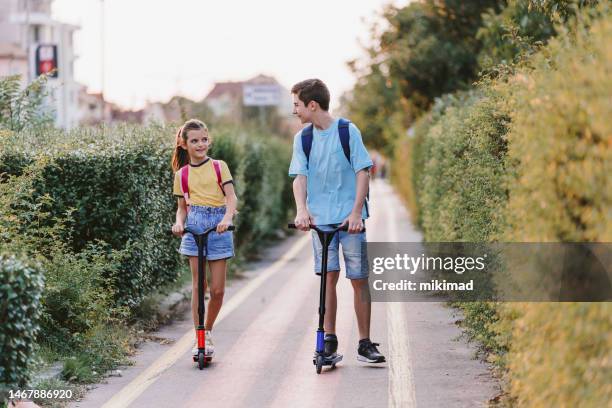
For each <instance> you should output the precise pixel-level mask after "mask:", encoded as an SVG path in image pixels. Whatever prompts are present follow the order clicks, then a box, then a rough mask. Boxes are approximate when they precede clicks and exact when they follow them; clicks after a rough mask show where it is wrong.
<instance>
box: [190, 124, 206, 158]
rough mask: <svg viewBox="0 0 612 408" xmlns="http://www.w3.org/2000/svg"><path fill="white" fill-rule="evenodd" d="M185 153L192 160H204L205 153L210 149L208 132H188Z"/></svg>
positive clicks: (199, 130) (201, 130)
mask: <svg viewBox="0 0 612 408" xmlns="http://www.w3.org/2000/svg"><path fill="white" fill-rule="evenodd" d="M185 144H186V147H187V153H189V157H190V158H191V159H193V160H202V159H205V158H206V153H207V152H208V148H209V147H210V138H209V137H208V131H206V130H203V129H198V130H190V131H188V132H187V143H185Z"/></svg>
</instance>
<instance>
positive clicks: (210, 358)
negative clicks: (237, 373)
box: [192, 355, 213, 363]
mask: <svg viewBox="0 0 612 408" xmlns="http://www.w3.org/2000/svg"><path fill="white" fill-rule="evenodd" d="M192 357H193V361H195V362H196V363H197V362H198V356H197V355H195V356H192ZM204 359H205V360H206V361H207V362H209V363H210V362H211V361H212V359H213V356H204Z"/></svg>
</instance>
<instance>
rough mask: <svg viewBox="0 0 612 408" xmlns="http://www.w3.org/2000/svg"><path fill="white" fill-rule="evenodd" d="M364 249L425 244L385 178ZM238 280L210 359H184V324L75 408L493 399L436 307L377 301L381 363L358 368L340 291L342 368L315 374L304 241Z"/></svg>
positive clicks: (314, 298) (488, 381)
mask: <svg viewBox="0 0 612 408" xmlns="http://www.w3.org/2000/svg"><path fill="white" fill-rule="evenodd" d="M372 212H373V217H372V219H371V220H369V221H368V223H367V227H368V240H370V241H420V239H421V236H420V235H419V233H418V232H417V231H415V229H414V228H413V226H412V225H411V223H410V220H409V217H408V215H407V214H406V212H405V210H404V207H403V205H402V204H401V202H400V201H399V199H398V198H397V196H395V194H394V193H393V192H392V189H391V188H390V186H389V185H388V184H386V183H384V182H382V181H376V182H374V183H373V185H372ZM249 269H250V271H249V272H247V274H246V275H247V277H248V279H242V280H239V281H235V282H233V283H232V285H231V286H230V287H229V288H228V290H227V292H226V301H225V304H224V308H223V309H222V312H221V315H220V317H219V319H220V320H219V322H218V324H217V325H216V327H215V331H214V335H215V344H216V356H215V360H214V362H213V364H212V365H210V366H209V367H208V368H207V369H205V370H204V371H199V370H197V368H195V366H194V363H192V362H191V358H190V355H189V352H190V349H191V347H192V345H193V341H192V338H193V333H192V328H191V325H190V317H189V314H188V312H187V313H186V314H185V319H184V320H182V321H179V322H176V323H174V324H173V325H171V326H168V327H165V328H163V329H162V330H160V332H158V333H156V335H157V336H159V337H162V338H166V339H169V340H171V343H170V344H159V343H155V342H149V343H146V344H145V345H144V346H143V347H142V349H141V351H140V352H139V354H138V355H137V356H136V363H135V365H134V366H132V367H129V368H126V369H125V370H124V372H123V376H122V377H112V378H109V379H108V382H107V383H106V384H101V385H99V386H98V387H97V388H96V389H94V390H92V391H91V392H89V394H88V395H87V396H86V398H85V399H84V400H83V401H80V402H76V403H73V404H72V405H71V406H73V407H100V406H104V407H127V406H130V407H200V406H206V407H287V406H290V407H315V406H316V407H321V406H338V407H386V406H394V407H415V406H418V407H477V406H485V405H486V402H487V401H488V399H489V398H491V397H493V396H494V395H496V393H497V389H498V386H497V383H496V382H495V381H494V380H493V379H492V378H491V375H490V373H489V371H488V370H487V367H486V366H485V365H484V364H483V363H481V362H479V361H478V360H475V359H474V358H473V355H474V350H473V348H472V347H471V346H469V345H466V344H465V342H464V341H463V340H459V341H457V340H456V339H457V337H458V336H459V335H460V330H459V329H458V328H457V327H456V325H455V324H454V322H455V320H456V319H457V318H458V317H457V316H455V315H454V312H453V310H452V309H449V308H447V307H445V306H444V305H442V304H440V303H432V302H428V303H375V304H373V308H372V336H371V337H372V339H373V341H376V342H380V343H381V346H380V349H381V351H382V352H383V353H384V354H385V355H386V356H387V359H388V361H389V362H388V363H386V364H383V365H366V364H363V363H360V362H358V361H357V360H356V347H357V342H358V333H357V327H356V321H355V318H354V313H353V311H352V290H351V288H350V284H349V282H348V281H347V280H346V279H343V280H341V281H340V283H339V292H338V296H339V299H338V323H337V332H338V338H339V341H340V347H339V352H341V353H343V354H344V360H343V361H342V362H341V363H340V364H339V366H338V367H337V368H336V369H335V370H327V369H325V368H324V372H323V374H321V375H316V373H315V370H314V366H313V365H312V360H311V357H312V353H313V349H314V343H315V330H316V326H317V302H318V283H319V280H318V279H316V278H315V277H314V274H313V273H312V254H311V246H310V239H309V238H308V236H307V234H297V235H296V236H295V237H293V238H291V239H288V240H287V241H285V242H283V243H280V244H278V245H277V246H275V247H274V248H271V249H270V250H269V251H267V253H266V255H265V257H264V259H263V260H262V261H261V262H259V263H258V264H255V265H253V267H252V268H249Z"/></svg>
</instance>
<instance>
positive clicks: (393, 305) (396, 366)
mask: <svg viewBox="0 0 612 408" xmlns="http://www.w3.org/2000/svg"><path fill="white" fill-rule="evenodd" d="M391 192H392V190H391V189H390V188H389V191H388V195H389V196H387V197H386V199H385V207H386V209H385V214H386V215H387V233H388V234H389V235H388V237H389V241H390V242H397V240H398V236H397V223H396V221H395V215H396V209H395V205H394V206H391V205H390V203H389V201H390V200H391V199H394V198H395V197H393V196H392V195H391ZM399 205H401V203H400V204H399ZM404 306H405V305H404V304H403V303H401V302H399V303H398V302H388V303H387V337H388V341H389V388H388V390H389V391H388V401H387V404H388V406H389V407H392V408H394V407H402V408H404V407H405V408H413V407H416V397H415V387H414V378H413V375H412V366H411V361H410V360H411V359H410V357H411V355H410V339H409V338H408V328H407V326H406V315H405V309H404Z"/></svg>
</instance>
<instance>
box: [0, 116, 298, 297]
mask: <svg viewBox="0 0 612 408" xmlns="http://www.w3.org/2000/svg"><path fill="white" fill-rule="evenodd" d="M174 130H175V129H174V128H170V127H168V128H164V127H160V126H149V127H134V126H118V127H112V128H86V129H85V128H83V129H76V130H73V131H70V132H63V131H59V130H46V131H44V132H29V133H21V134H15V135H13V136H12V137H10V138H4V139H3V140H2V141H0V173H3V172H4V173H6V174H20V173H21V172H22V171H23V168H24V166H25V165H27V164H29V163H33V162H34V161H36V160H39V161H38V162H40V163H42V164H41V166H44V168H42V169H40V170H41V171H40V173H41V174H42V177H40V178H39V179H38V180H37V182H36V184H35V192H34V194H33V200H34V201H35V200H36V197H41V196H44V195H48V196H49V198H50V201H49V204H48V206H47V208H46V210H47V211H48V212H49V213H50V214H51V215H52V217H51V218H50V219H52V218H53V217H63V216H65V214H66V213H71V219H72V221H71V225H69V227H70V228H67V229H66V231H67V232H66V234H65V235H64V236H62V237H61V239H62V240H63V241H65V242H68V243H69V244H70V248H71V249H72V250H74V251H77V252H78V251H81V250H83V249H84V248H85V247H86V246H87V245H88V243H91V242H94V241H97V240H101V241H104V242H105V243H106V244H107V245H108V246H109V248H112V249H115V250H124V249H125V250H127V253H128V256H126V257H125V258H124V259H123V261H122V263H121V267H120V268H119V269H118V270H117V271H116V272H115V275H114V276H108V278H112V279H113V282H115V283H114V284H115V285H116V286H115V288H114V289H115V293H116V296H117V300H119V302H120V303H121V304H125V305H134V304H136V303H138V302H139V301H140V299H142V297H143V296H145V295H146V294H147V293H149V292H150V291H151V290H153V289H154V288H157V287H159V286H160V285H162V284H164V283H168V282H171V281H173V280H174V279H176V277H177V271H178V268H177V267H178V263H179V257H178V256H177V254H176V247H177V246H178V242H177V240H176V239H175V238H173V237H171V236H169V235H167V234H166V233H165V231H166V230H168V229H169V227H170V226H171V225H172V223H173V221H174V213H175V211H176V201H175V199H174V198H173V195H172V182H173V174H172V171H171V169H170V165H169V163H170V157H171V154H172V147H173V142H174V138H173V135H174ZM213 139H214V144H213V150H212V155H213V157H215V158H218V159H222V160H225V161H226V162H227V163H228V165H229V166H230V169H231V171H232V172H233V173H234V174H235V175H236V177H235V181H236V186H237V189H238V193H239V194H238V195H239V210H240V215H239V216H238V218H237V219H236V222H237V224H238V228H239V231H238V232H237V233H236V236H237V243H238V245H237V251H238V254H239V255H240V254H242V253H243V251H242V247H243V246H248V247H249V249H250V250H253V249H254V248H255V247H256V245H257V244H260V243H261V241H262V238H264V237H266V236H268V235H269V234H270V233H271V230H273V229H276V228H279V227H281V226H282V225H283V224H284V222H285V221H286V214H287V210H288V208H289V202H288V200H287V195H286V193H285V191H286V185H287V184H288V181H287V180H286V179H287V178H286V177H285V173H286V168H287V166H288V161H289V151H288V150H287V148H285V147H284V146H283V144H282V142H280V141H276V140H275V139H273V138H271V137H264V136H258V135H249V134H245V133H244V132H243V131H240V130H238V129H229V130H223V129H221V130H215V132H213ZM41 157H45V158H46V159H47V160H45V161H42V160H40V158H41ZM5 177H6V176H5ZM247 244H248V245H247Z"/></svg>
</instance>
